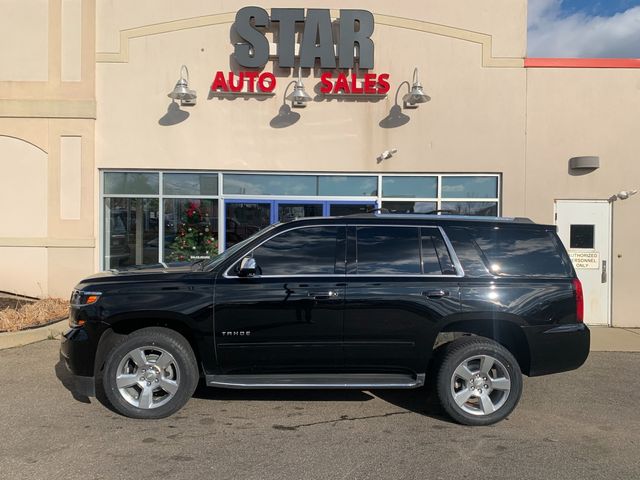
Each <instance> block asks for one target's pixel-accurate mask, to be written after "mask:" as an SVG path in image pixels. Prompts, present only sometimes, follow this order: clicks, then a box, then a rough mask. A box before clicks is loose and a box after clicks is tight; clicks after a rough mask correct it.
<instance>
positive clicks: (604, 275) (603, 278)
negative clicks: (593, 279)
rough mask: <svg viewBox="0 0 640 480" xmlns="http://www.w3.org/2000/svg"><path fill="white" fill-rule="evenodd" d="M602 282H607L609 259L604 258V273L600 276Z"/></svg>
mask: <svg viewBox="0 0 640 480" xmlns="http://www.w3.org/2000/svg"><path fill="white" fill-rule="evenodd" d="M600 283H607V261H606V260H602V275H601V277H600Z"/></svg>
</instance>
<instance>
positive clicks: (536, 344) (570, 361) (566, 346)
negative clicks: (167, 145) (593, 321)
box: [522, 323, 591, 377]
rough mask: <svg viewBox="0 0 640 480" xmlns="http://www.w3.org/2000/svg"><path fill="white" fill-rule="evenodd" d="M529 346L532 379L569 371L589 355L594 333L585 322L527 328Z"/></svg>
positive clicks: (525, 330)
mask: <svg viewBox="0 0 640 480" xmlns="http://www.w3.org/2000/svg"><path fill="white" fill-rule="evenodd" d="M522 330H523V331H524V333H525V335H526V337H527V340H528V343H529V353H530V359H531V361H530V365H529V376H530V377H535V376H538V375H548V374H551V373H560V372H566V371H569V370H575V369H576V368H578V367H580V366H581V365H582V364H583V363H584V362H585V361H586V360H587V357H588V356H589V347H590V341H591V340H590V332H589V328H588V327H587V326H586V325H584V324H582V323H575V324H566V325H556V326H553V327H551V326H536V327H523V329H522Z"/></svg>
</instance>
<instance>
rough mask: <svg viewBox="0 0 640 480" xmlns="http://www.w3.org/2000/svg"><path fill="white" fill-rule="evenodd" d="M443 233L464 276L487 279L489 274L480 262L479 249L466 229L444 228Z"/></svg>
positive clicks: (481, 261)
mask: <svg viewBox="0 0 640 480" xmlns="http://www.w3.org/2000/svg"><path fill="white" fill-rule="evenodd" d="M445 233H446V234H447V237H448V238H449V241H450V242H451V245H452V246H453V250H454V251H455V252H456V255H457V257H458V260H460V263H461V264H462V269H463V270H464V274H465V275H466V276H470V277H487V276H489V272H488V271H487V267H486V266H485V264H484V262H483V260H482V254H481V252H480V249H479V248H478V247H477V246H476V244H475V242H474V241H473V240H471V236H470V235H469V232H468V231H467V229H466V228H462V227H445Z"/></svg>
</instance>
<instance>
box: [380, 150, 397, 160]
mask: <svg viewBox="0 0 640 480" xmlns="http://www.w3.org/2000/svg"><path fill="white" fill-rule="evenodd" d="M396 153H398V149H397V148H392V149H390V150H385V151H384V152H382V153H381V154H380V155H378V159H377V160H378V163H381V162H382V161H384V160H388V159H390V158H391V157H393V155H394V154H396Z"/></svg>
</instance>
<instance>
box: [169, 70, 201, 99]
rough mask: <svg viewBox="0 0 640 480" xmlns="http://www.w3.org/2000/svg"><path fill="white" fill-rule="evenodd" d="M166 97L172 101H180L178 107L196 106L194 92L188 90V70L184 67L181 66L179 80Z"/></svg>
mask: <svg viewBox="0 0 640 480" xmlns="http://www.w3.org/2000/svg"><path fill="white" fill-rule="evenodd" d="M167 96H168V97H169V98H173V99H174V100H180V105H195V104H196V97H197V95H196V91H195V90H190V89H189V69H188V68H187V67H186V65H182V67H181V68H180V80H178V83H176V86H175V87H174V88H173V90H172V91H171V92H169V93H168V94H167Z"/></svg>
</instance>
